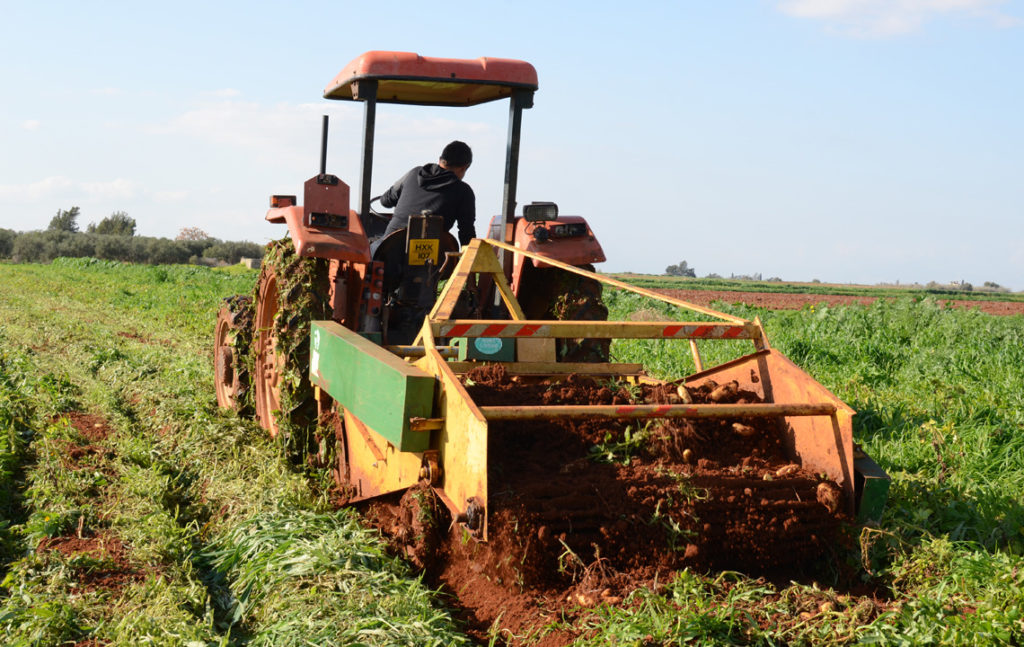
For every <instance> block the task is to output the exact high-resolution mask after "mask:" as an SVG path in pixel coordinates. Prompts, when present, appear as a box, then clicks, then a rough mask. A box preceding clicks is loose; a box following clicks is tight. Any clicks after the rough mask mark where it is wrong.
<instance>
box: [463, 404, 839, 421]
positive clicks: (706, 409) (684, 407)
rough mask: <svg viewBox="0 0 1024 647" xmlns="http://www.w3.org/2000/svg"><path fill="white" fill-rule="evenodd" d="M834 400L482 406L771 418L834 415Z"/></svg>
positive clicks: (498, 413)
mask: <svg viewBox="0 0 1024 647" xmlns="http://www.w3.org/2000/svg"><path fill="white" fill-rule="evenodd" d="M835 412H836V406H835V405H834V404H832V403H831V402H817V403H799V404H638V405H619V404H612V405H555V406H537V405H529V406H506V407H480V413H482V414H483V416H484V418H487V419H488V420H544V419H551V418H581V417H585V416H594V417H599V418H614V419H617V420H623V419H633V418H769V417H774V416H831V415H833V414H835Z"/></svg>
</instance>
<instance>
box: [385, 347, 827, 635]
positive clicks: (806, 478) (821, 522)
mask: <svg viewBox="0 0 1024 647" xmlns="http://www.w3.org/2000/svg"><path fill="white" fill-rule="evenodd" d="M466 377H467V378H468V380H467V389H468V390H469V393H470V395H471V396H472V398H473V400H474V401H475V402H476V403H477V404H478V405H481V406H489V405H509V404H515V405H530V404H545V405H558V404H631V403H638V402H641V401H642V402H647V403H667V402H670V401H678V400H677V398H678V396H677V395H676V391H675V388H676V387H675V385H665V386H658V387H651V386H644V387H643V388H642V389H641V388H640V387H633V388H632V389H627V388H625V387H619V386H616V385H614V384H609V383H599V382H596V381H594V380H592V379H590V378H586V377H579V376H570V377H569V378H568V379H566V380H565V381H564V382H560V383H557V384H553V383H549V382H540V383H528V382H526V381H520V380H519V378H510V377H509V376H508V375H506V374H505V371H504V369H503V368H502V367H501V366H499V365H491V366H486V367H482V368H478V369H474V370H473V371H470V373H469V374H467V376H466ZM716 386H717V385H715V384H713V383H707V384H705V385H703V386H702V387H700V388H698V389H694V390H692V391H691V392H690V395H691V397H692V399H693V401H694V402H696V403H710V402H721V403H726V402H755V401H757V396H756V395H755V394H754V393H753V392H751V391H749V390H746V389H744V388H743V387H742V385H738V384H736V383H735V382H733V383H730V384H728V385H722V387H721V388H718V389H716ZM734 424H739V425H741V426H740V427H739V430H740V431H741V432H743V433H739V432H738V431H737V430H736V429H735V428H734ZM742 425H746V427H744V426H742ZM489 429H490V436H489V461H488V479H489V482H490V484H491V486H490V499H489V502H488V503H489V510H488V511H487V512H488V519H489V526H488V541H487V542H486V543H484V542H478V541H476V540H474V539H470V538H468V537H467V536H466V535H465V531H463V530H462V529H461V527H460V526H457V525H454V524H451V520H450V518H446V517H445V515H444V514H443V506H439V505H438V504H437V503H436V502H434V500H433V496H432V493H431V492H430V491H429V490H426V489H414V490H412V491H409V492H407V493H406V494H405V495H404V496H403V497H402V499H401V501H399V502H398V503H397V505H395V504H392V505H388V504H386V503H382V502H377V503H374V504H371V505H369V506H367V508H366V510H365V511H366V514H367V518H368V519H369V520H370V521H371V523H373V524H374V525H376V526H377V527H378V528H380V529H381V530H382V531H383V532H384V534H385V535H386V536H387V537H388V538H389V539H390V541H391V542H392V545H393V546H394V547H395V548H396V550H397V551H398V552H400V553H401V554H404V555H405V556H407V557H408V558H409V559H410V561H411V562H412V563H413V564H415V565H417V566H418V567H420V568H424V569H425V572H426V575H427V578H428V580H429V581H431V582H433V583H436V584H439V585H442V586H443V587H444V588H445V589H446V590H447V591H449V592H450V593H451V594H452V595H453V596H455V598H456V600H457V607H459V608H460V609H462V610H463V612H464V620H465V621H466V622H467V623H468V625H469V627H470V630H471V633H474V634H475V635H477V636H478V637H484V636H485V634H486V631H487V629H488V628H489V627H490V626H491V625H492V623H495V622H497V623H498V624H500V626H501V628H502V629H503V630H504V631H506V632H508V634H506V635H524V634H526V633H528V632H530V631H531V630H536V629H539V628H540V627H542V626H543V625H545V624H547V623H549V622H550V621H551V620H553V619H556V618H567V619H572V618H574V617H577V616H579V615H581V614H586V613H588V609H589V608H590V607H593V606H595V605H598V604H601V603H610V604H618V603H620V602H621V601H622V599H623V598H624V597H625V596H626V595H627V594H628V593H630V592H631V591H633V590H634V589H636V588H638V587H648V588H655V587H657V586H658V583H659V582H666V581H668V580H669V579H670V578H671V575H672V573H673V572H674V571H677V570H679V569H682V568H691V569H696V570H699V571H719V570H738V571H742V572H745V573H748V574H753V575H764V576H767V577H769V578H779V579H780V580H781V581H784V582H789V581H790V580H792V579H800V578H801V577H802V576H809V575H810V574H811V573H810V571H806V570H805V569H810V568H812V567H813V566H812V565H814V564H815V562H817V561H819V560H820V559H821V558H823V557H826V556H829V554H830V549H831V548H832V547H835V546H837V545H838V543H839V542H841V541H842V538H841V534H842V524H843V522H844V518H843V515H842V514H841V513H838V512H836V511H837V510H841V509H842V506H841V501H840V500H839V496H840V494H839V489H838V487H837V486H836V485H835V484H834V483H832V482H830V481H823V480H821V479H820V478H819V477H818V476H817V475H815V474H812V473H810V472H807V471H806V470H803V469H800V468H799V467H797V466H796V465H791V464H790V461H788V460H787V458H786V457H785V455H784V453H783V446H782V438H781V432H780V430H779V429H778V428H777V426H775V425H774V424H772V423H770V422H767V421H765V420H747V421H716V420H695V421H687V420H681V419H677V420H660V421H655V422H653V423H651V424H650V425H647V426H644V424H643V423H640V424H639V425H637V423H636V422H635V421H634V422H633V423H631V424H627V423H626V422H621V421H610V420H602V419H593V418H592V419H576V420H563V421H557V422H556V421H538V422H534V423H531V424H524V423H521V422H514V423H511V422H510V423H501V422H492V423H490V425H489ZM780 470H781V471H780ZM573 637H574V636H572V635H561V636H548V637H547V638H546V639H545V641H544V643H543V644H550V645H559V644H565V643H566V642H569V641H570V640H571V639H572V638H573ZM512 642H515V641H512Z"/></svg>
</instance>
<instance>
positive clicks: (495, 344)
mask: <svg viewBox="0 0 1024 647" xmlns="http://www.w3.org/2000/svg"><path fill="white" fill-rule="evenodd" d="M473 346H474V347H475V348H476V349H477V350H478V351H480V352H481V353H483V354H484V355H494V354H495V353H497V352H498V351H500V350H501V346H502V344H501V337H477V338H476V339H474V340H473Z"/></svg>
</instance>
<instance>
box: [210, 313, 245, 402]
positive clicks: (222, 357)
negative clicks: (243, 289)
mask: <svg viewBox="0 0 1024 647" xmlns="http://www.w3.org/2000/svg"><path fill="white" fill-rule="evenodd" d="M252 314H253V312H252V299H251V298H249V297H247V296H244V295H241V294H236V295H235V296H231V297H228V298H226V299H224V302H223V304H222V305H221V308H220V312H218V313H217V327H216V332H215V334H214V342H213V358H214V359H213V362H214V371H213V375H214V388H215V390H216V392H217V404H218V405H219V406H221V407H222V408H224V409H233V410H234V411H236V412H238V415H240V416H249V415H252V395H251V393H250V390H249V386H250V381H249V378H250V372H251V368H252V367H251V364H249V361H250V358H249V347H250V345H251V344H252Z"/></svg>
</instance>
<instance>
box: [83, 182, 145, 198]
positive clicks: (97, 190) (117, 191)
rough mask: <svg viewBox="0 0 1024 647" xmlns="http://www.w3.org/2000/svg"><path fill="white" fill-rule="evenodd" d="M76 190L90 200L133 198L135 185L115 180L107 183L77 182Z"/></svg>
mask: <svg viewBox="0 0 1024 647" xmlns="http://www.w3.org/2000/svg"><path fill="white" fill-rule="evenodd" d="M78 188H79V189H80V190H81V191H84V192H85V193H86V194H87V195H88V196H89V197H90V198H93V199H100V200H105V199H108V198H131V197H134V196H135V184H134V183H133V182H132V181H131V180H126V179H124V178H120V177H119V178H117V179H116V180H111V181H109V182H79V183H78Z"/></svg>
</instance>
